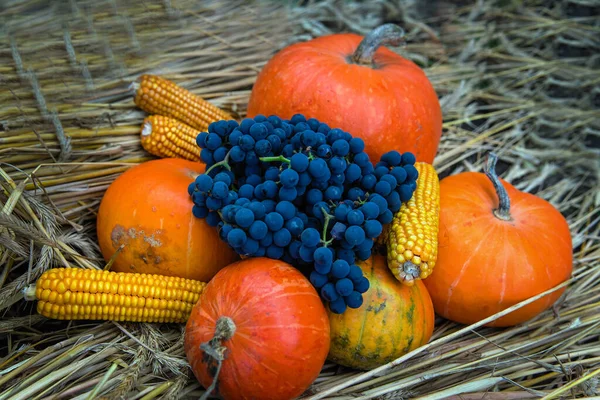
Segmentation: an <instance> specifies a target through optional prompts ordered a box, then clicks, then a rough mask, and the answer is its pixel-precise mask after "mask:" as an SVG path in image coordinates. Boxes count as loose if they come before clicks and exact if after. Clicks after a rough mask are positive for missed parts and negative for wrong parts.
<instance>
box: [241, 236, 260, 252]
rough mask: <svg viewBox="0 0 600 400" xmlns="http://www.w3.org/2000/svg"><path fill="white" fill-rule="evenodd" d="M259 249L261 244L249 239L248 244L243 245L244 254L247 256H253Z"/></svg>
mask: <svg viewBox="0 0 600 400" xmlns="http://www.w3.org/2000/svg"><path fill="white" fill-rule="evenodd" d="M258 248H259V244H258V242H257V241H256V240H254V239H251V238H247V239H246V243H244V244H243V245H242V252H243V253H244V254H247V255H253V254H254V253H255V252H256V251H257V250H258Z"/></svg>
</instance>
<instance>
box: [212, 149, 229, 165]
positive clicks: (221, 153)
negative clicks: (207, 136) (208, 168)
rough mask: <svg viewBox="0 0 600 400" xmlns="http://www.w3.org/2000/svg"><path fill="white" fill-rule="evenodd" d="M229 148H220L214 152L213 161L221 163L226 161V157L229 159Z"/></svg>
mask: <svg viewBox="0 0 600 400" xmlns="http://www.w3.org/2000/svg"><path fill="white" fill-rule="evenodd" d="M227 152H228V150H227V148H225V147H219V148H218V149H216V150H215V151H214V152H213V160H214V161H215V163H218V162H221V161H223V160H224V159H225V157H227Z"/></svg>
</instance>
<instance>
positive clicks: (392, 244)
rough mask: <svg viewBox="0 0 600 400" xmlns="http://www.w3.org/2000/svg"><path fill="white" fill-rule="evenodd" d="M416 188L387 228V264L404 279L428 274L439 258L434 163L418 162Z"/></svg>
mask: <svg viewBox="0 0 600 400" xmlns="http://www.w3.org/2000/svg"><path fill="white" fill-rule="evenodd" d="M415 168H417V171H418V172H419V176H418V178H417V189H416V190H415V192H414V193H413V196H412V198H411V199H410V200H409V201H408V202H406V203H403V204H402V206H401V207H400V210H399V211H398V212H397V213H396V215H394V219H393V220H392V223H391V224H390V227H389V228H388V230H387V235H385V236H386V240H385V244H386V245H387V258H388V266H389V268H390V270H391V271H392V272H393V273H394V276H395V277H396V278H397V279H398V280H399V281H401V282H403V283H405V284H407V285H412V284H414V281H415V280H417V279H425V278H427V277H428V276H429V275H430V274H431V272H432V271H433V267H434V266H435V261H436V258H437V245H438V243H437V239H438V238H437V235H438V228H439V207H440V197H439V178H438V176H437V173H436V172H435V169H434V168H433V166H432V165H430V164H427V163H422V162H418V163H416V164H415Z"/></svg>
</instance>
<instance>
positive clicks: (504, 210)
mask: <svg viewBox="0 0 600 400" xmlns="http://www.w3.org/2000/svg"><path fill="white" fill-rule="evenodd" d="M497 161H498V156H497V155H496V154H495V153H489V154H488V156H487V160H486V164H485V170H484V172H485V175H486V176H487V177H488V178H489V180H490V181H492V184H493V185H494V189H495V190H496V194H497V195H498V208H496V209H495V210H494V215H495V216H496V218H500V219H501V220H504V221H510V220H511V219H512V218H511V216H510V198H509V197H508V193H507V192H506V189H505V188H504V185H502V182H501V181H500V178H498V175H497V174H496V162H497Z"/></svg>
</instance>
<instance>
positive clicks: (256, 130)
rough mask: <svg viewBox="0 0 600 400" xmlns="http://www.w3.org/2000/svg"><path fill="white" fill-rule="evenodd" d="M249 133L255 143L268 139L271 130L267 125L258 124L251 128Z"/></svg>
mask: <svg viewBox="0 0 600 400" xmlns="http://www.w3.org/2000/svg"><path fill="white" fill-rule="evenodd" d="M248 133H249V134H250V136H252V138H253V139H254V140H255V141H257V142H258V141H259V140H262V139H265V138H266V137H267V135H268V133H269V130H268V129H267V126H266V125H265V124H262V123H260V122H258V123H255V124H253V125H252V126H251V127H250V129H249V130H248Z"/></svg>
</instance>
